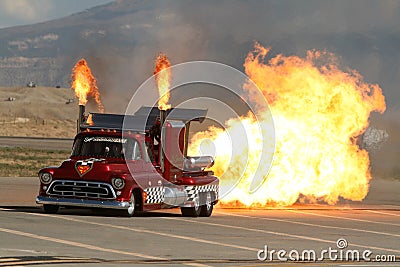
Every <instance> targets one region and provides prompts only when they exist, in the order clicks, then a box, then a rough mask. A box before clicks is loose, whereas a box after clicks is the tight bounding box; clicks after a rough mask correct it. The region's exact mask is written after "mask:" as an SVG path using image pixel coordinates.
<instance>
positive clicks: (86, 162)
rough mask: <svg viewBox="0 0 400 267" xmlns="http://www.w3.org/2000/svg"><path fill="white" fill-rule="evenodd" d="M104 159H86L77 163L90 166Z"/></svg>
mask: <svg viewBox="0 0 400 267" xmlns="http://www.w3.org/2000/svg"><path fill="white" fill-rule="evenodd" d="M103 160H104V159H96V158H90V159H84V160H78V161H77V163H80V164H81V165H82V166H85V165H90V164H93V163H95V162H99V161H103Z"/></svg>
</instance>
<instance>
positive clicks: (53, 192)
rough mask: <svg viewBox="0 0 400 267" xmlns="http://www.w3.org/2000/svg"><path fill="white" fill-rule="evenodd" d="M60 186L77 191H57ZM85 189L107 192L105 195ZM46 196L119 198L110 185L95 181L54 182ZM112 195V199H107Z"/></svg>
mask: <svg viewBox="0 0 400 267" xmlns="http://www.w3.org/2000/svg"><path fill="white" fill-rule="evenodd" d="M60 186H70V187H71V188H75V189H76V190H73V191H72V190H71V191H62V190H57V187H60ZM85 188H92V189H93V188H94V189H102V190H104V191H105V193H100V192H99V193H94V192H85ZM78 189H79V190H78ZM81 189H82V190H81ZM46 194H48V195H50V196H59V197H77V198H101V199H115V198H117V195H116V194H115V191H114V188H113V187H112V186H111V185H110V184H108V183H102V182H93V181H82V180H53V181H52V182H51V184H50V185H49V187H48V189H47V190H46ZM110 194H111V195H112V197H107V196H108V195H110Z"/></svg>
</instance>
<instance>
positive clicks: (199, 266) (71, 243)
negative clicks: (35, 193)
mask: <svg viewBox="0 0 400 267" xmlns="http://www.w3.org/2000/svg"><path fill="white" fill-rule="evenodd" d="M0 210H2V209H1V208H0ZM28 214H29V215H36V216H44V217H52V218H57V219H64V220H68V221H76V222H79V223H86V224H94V225H101V226H105V227H108V228H110V227H113V225H109V224H98V223H91V222H88V221H82V220H75V219H72V218H68V219H67V218H62V217H58V216H53V215H47V214H36V213H28ZM114 228H115V227H114ZM124 228H126V229H125V230H129V229H130V228H128V227H124ZM142 231H143V230H137V232H142ZM144 231H146V230H144ZM0 232H4V233H9V234H14V235H19V236H24V237H30V238H34V239H38V240H44V241H50V242H55V243H60V244H64V245H69V246H73V247H80V248H85V249H90V250H95V251H100V252H108V253H114V254H120V255H128V256H134V257H138V258H143V259H148V260H161V261H168V260H169V259H167V258H162V257H156V256H151V255H146V254H142V253H135V252H127V251H122V250H116V249H110V248H103V247H99V246H93V245H89V244H84V243H80V242H75V241H69V240H64V239H59V238H54V237H48V236H42V235H36V234H32V233H28V232H23V231H18V230H13V229H7V228H0ZM191 240H192V241H193V239H191ZM257 251H258V250H257ZM180 264H182V265H186V266H194V267H212V266H210V265H206V264H201V263H195V262H193V263H188V262H184V263H180Z"/></svg>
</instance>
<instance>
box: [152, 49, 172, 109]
mask: <svg viewBox="0 0 400 267" xmlns="http://www.w3.org/2000/svg"><path fill="white" fill-rule="evenodd" d="M170 66H171V63H170V62H169V59H168V57H167V55H165V54H163V53H160V54H158V56H157V59H156V66H155V68H154V74H155V79H156V83H157V87H158V93H159V95H160V99H159V100H158V108H159V109H160V110H167V109H170V108H171V105H170V104H168V101H169V98H170V93H169V86H170V82H171V70H170V69H169V67H170Z"/></svg>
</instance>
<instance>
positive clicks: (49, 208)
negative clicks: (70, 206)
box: [43, 204, 60, 214]
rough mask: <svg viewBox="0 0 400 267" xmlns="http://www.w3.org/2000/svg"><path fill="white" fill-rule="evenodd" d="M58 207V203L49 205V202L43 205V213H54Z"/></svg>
mask: <svg viewBox="0 0 400 267" xmlns="http://www.w3.org/2000/svg"><path fill="white" fill-rule="evenodd" d="M59 208H60V206H58V205H50V204H44V205H43V210H44V213H47V214H55V213H57V212H58V209H59Z"/></svg>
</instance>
